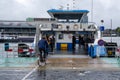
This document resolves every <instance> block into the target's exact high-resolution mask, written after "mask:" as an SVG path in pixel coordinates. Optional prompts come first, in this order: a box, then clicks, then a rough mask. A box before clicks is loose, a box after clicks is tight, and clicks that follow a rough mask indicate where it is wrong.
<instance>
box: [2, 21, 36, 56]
mask: <svg viewBox="0 0 120 80" xmlns="http://www.w3.org/2000/svg"><path fill="white" fill-rule="evenodd" d="M35 33H36V27H35V25H34V24H32V23H27V22H26V21H0V47H1V48H0V50H1V52H2V53H6V52H10V51H12V52H14V53H16V54H19V53H20V51H19V48H23V49H24V50H26V48H27V49H29V48H30V49H33V47H32V45H33V43H34V36H35ZM21 45H22V46H23V47H21ZM27 46H29V47H27ZM24 50H23V52H22V53H24V55H23V56H30V52H28V51H29V50H27V51H24Z"/></svg>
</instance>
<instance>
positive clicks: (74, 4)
mask: <svg viewBox="0 0 120 80" xmlns="http://www.w3.org/2000/svg"><path fill="white" fill-rule="evenodd" d="M73 9H75V0H73Z"/></svg>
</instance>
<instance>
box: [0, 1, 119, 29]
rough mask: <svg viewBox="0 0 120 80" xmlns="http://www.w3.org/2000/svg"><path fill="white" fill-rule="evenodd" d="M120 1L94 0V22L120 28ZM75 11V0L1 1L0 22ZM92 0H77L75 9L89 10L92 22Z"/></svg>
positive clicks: (106, 26)
mask: <svg viewBox="0 0 120 80" xmlns="http://www.w3.org/2000/svg"><path fill="white" fill-rule="evenodd" d="M119 3H120V0H117V1H116V0H93V21H94V22H95V23H96V24H97V25H98V26H100V25H101V20H104V26H105V28H110V27H111V20H112V25H113V26H112V28H116V27H118V26H120V7H119V6H120V4H119ZM67 4H69V5H70V6H69V7H70V9H73V0H0V20H26V18H28V17H32V18H34V17H36V18H44V17H45V18H47V17H50V16H49V15H48V13H47V12H46V11H47V10H49V9H59V8H60V6H63V9H66V7H67ZM91 5H92V0H75V9H82V10H83V9H84V10H89V11H90V12H89V13H88V16H89V21H91Z"/></svg>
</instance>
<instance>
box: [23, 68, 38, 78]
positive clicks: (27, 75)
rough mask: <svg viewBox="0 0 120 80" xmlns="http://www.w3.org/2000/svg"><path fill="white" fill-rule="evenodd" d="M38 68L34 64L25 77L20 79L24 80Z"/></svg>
mask: <svg viewBox="0 0 120 80" xmlns="http://www.w3.org/2000/svg"><path fill="white" fill-rule="evenodd" d="M37 68H38V66H36V67H35V68H34V69H33V70H32V71H30V72H29V73H28V74H27V75H26V76H25V77H23V79H22V80H25V79H26V78H27V77H29V76H30V75H31V74H32V73H33V72H34V71H35V70H36V69H37Z"/></svg>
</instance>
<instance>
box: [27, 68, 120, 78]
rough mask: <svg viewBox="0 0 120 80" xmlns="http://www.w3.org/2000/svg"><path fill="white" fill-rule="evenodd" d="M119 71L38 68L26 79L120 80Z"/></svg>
mask: <svg viewBox="0 0 120 80" xmlns="http://www.w3.org/2000/svg"><path fill="white" fill-rule="evenodd" d="M119 75H120V72H119V71H87V70H72V69H69V70H63V69H58V70H47V69H46V70H43V69H42V70H37V71H35V72H34V73H33V74H32V75H30V76H29V77H28V78H27V79H26V80H120V76H119Z"/></svg>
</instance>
